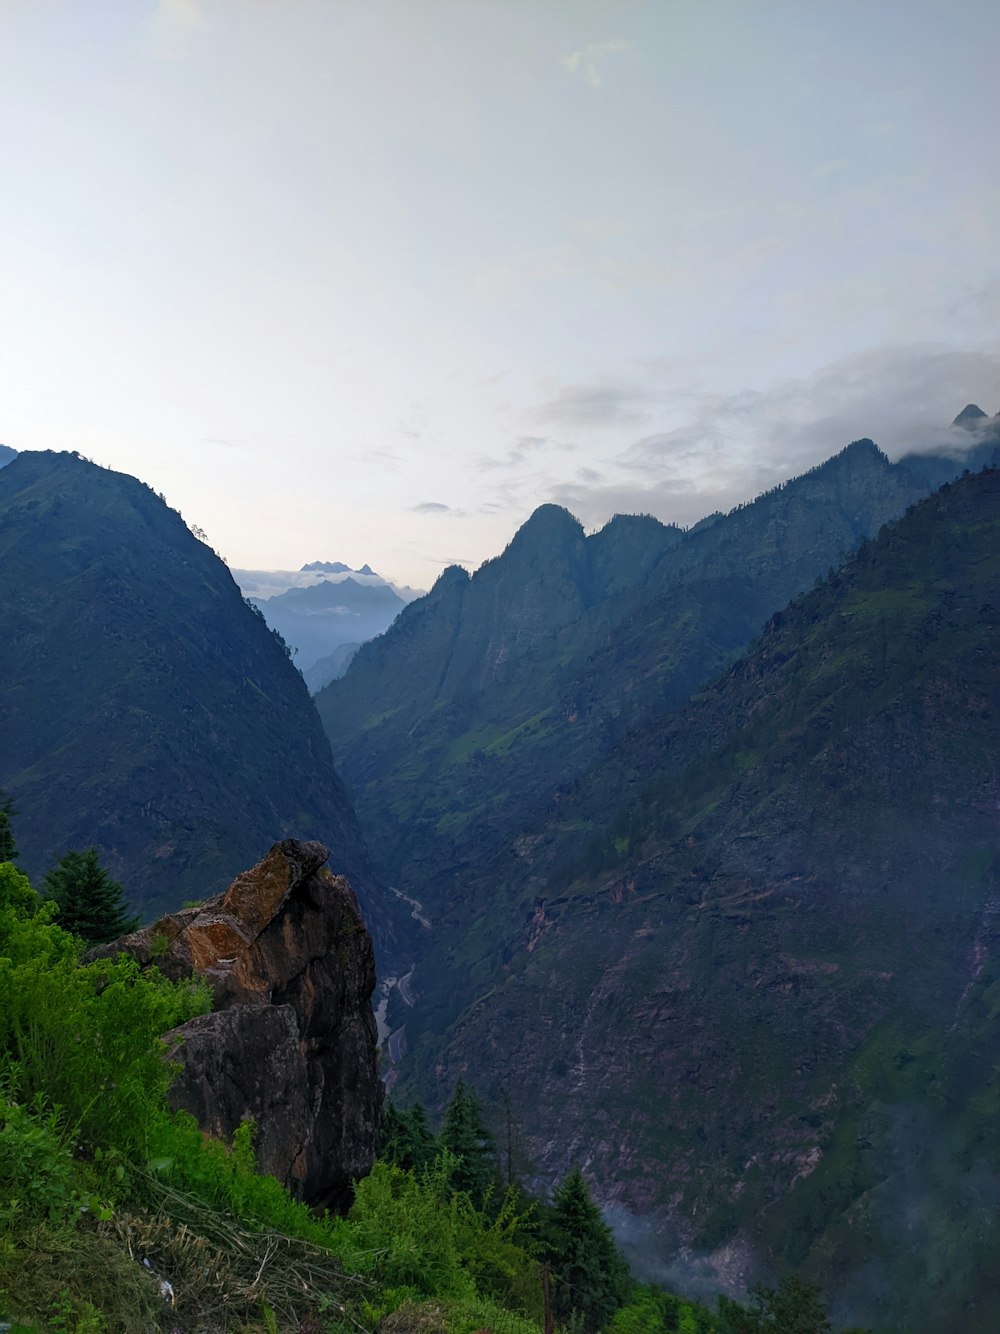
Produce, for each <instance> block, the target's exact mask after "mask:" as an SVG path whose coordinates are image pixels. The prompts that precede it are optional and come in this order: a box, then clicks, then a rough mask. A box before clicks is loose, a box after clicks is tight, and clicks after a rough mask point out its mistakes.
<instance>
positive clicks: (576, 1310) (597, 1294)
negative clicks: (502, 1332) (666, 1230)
mask: <svg viewBox="0 0 1000 1334" xmlns="http://www.w3.org/2000/svg"><path fill="white" fill-rule="evenodd" d="M546 1233H547V1236H546V1241H547V1252H548V1260H549V1263H550V1264H551V1266H552V1273H553V1276H554V1278H555V1294H554V1296H555V1312H556V1315H557V1317H558V1318H559V1319H560V1321H563V1322H565V1323H567V1324H569V1325H571V1326H572V1327H574V1328H578V1329H581V1330H583V1331H585V1334H589V1332H590V1331H595V1330H599V1329H604V1328H605V1327H606V1326H607V1324H608V1322H609V1321H610V1320H611V1318H612V1316H613V1315H614V1313H615V1311H617V1309H618V1308H619V1307H620V1306H621V1305H622V1303H623V1302H624V1301H625V1300H626V1298H627V1296H628V1284H629V1272H628V1266H627V1265H626V1263H625V1261H624V1260H623V1259H622V1256H621V1253H620V1252H619V1250H618V1247H617V1246H616V1245H615V1242H614V1238H613V1237H612V1235H611V1229H610V1228H609V1227H608V1225H607V1223H605V1221H604V1219H603V1218H602V1217H601V1211H600V1209H598V1207H597V1205H596V1204H595V1203H594V1201H593V1200H592V1199H591V1198H590V1191H589V1189H588V1187H587V1183H586V1181H584V1179H583V1173H582V1172H581V1171H580V1169H579V1168H578V1167H574V1168H573V1170H572V1171H571V1172H570V1174H569V1176H568V1177H567V1178H566V1180H565V1181H564V1182H563V1183H562V1185H561V1186H560V1187H559V1189H558V1190H557V1191H556V1193H555V1198H554V1201H553V1207H552V1212H551V1214H550V1215H549V1219H548V1226H547V1228H546Z"/></svg>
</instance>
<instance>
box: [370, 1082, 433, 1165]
mask: <svg viewBox="0 0 1000 1334" xmlns="http://www.w3.org/2000/svg"><path fill="white" fill-rule="evenodd" d="M436 1152H437V1141H436V1140H435V1138H434V1135H433V1134H432V1132H431V1128H430V1126H429V1125H428V1124H427V1113H426V1112H425V1111H424V1108H423V1104H422V1103H419V1102H415V1103H414V1104H413V1106H412V1107H410V1108H401V1107H397V1106H396V1104H395V1103H394V1102H393V1101H392V1099H391V1098H386V1100H385V1105H384V1108H383V1111H382V1128H381V1131H380V1132H379V1149H378V1156H379V1157H380V1158H382V1159H384V1160H385V1161H386V1162H387V1163H394V1164H395V1165H396V1166H397V1167H402V1168H405V1169H413V1170H415V1171H418V1172H419V1171H421V1170H422V1169H423V1168H425V1167H430V1165H431V1163H433V1161H434V1155H435V1153H436Z"/></svg>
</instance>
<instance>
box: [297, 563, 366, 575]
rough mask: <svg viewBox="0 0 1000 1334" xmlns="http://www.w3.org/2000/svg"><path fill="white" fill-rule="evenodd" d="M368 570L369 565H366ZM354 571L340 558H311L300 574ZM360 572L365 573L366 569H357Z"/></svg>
mask: <svg viewBox="0 0 1000 1334" xmlns="http://www.w3.org/2000/svg"><path fill="white" fill-rule="evenodd" d="M365 568H366V570H367V566H366V567H365ZM349 573H352V571H351V567H350V566H349V565H345V564H344V563H343V561H339V560H311V561H310V562H309V564H308V565H303V566H302V567H301V569H300V570H299V574H349ZM357 573H358V574H363V573H365V571H364V570H359V571H357Z"/></svg>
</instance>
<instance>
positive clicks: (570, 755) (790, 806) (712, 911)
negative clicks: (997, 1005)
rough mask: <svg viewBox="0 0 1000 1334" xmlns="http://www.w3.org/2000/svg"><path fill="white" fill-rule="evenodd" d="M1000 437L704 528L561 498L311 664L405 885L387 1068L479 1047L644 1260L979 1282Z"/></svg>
mask: <svg viewBox="0 0 1000 1334" xmlns="http://www.w3.org/2000/svg"><path fill="white" fill-rule="evenodd" d="M974 421H978V418H974ZM998 445H1000V439H998V438H997V431H996V423H995V422H992V421H988V422H987V423H986V429H985V430H984V429H983V427H982V425H980V426H979V428H978V429H977V430H976V432H975V439H974V443H973V446H972V448H971V450H969V451H968V452H966V453H965V454H964V455H957V454H956V455H955V456H953V457H950V456H940V455H939V456H930V455H914V456H911V457H907V458H904V459H901V460H900V461H898V462H897V463H890V462H889V460H888V459H887V458H886V457H885V456H884V455H883V454H882V453H881V452H880V451H879V450H878V449H877V447H876V446H875V445H874V444H873V443H872V442H871V441H867V440H865V441H857V442H855V443H854V444H853V445H851V446H849V447H848V448H847V449H845V450H844V451H842V452H841V453H840V454H839V455H837V456H835V457H834V458H832V459H830V460H829V461H828V462H827V463H825V464H823V465H821V466H820V467H818V468H816V469H813V470H812V471H811V472H810V473H808V474H806V475H805V476H803V477H801V478H797V479H795V480H793V481H791V482H789V483H787V484H785V485H784V486H783V487H780V488H777V489H776V490H775V491H773V492H771V493H768V494H767V495H765V496H762V497H760V498H758V499H757V500H756V501H754V502H753V503H751V504H748V505H746V506H741V507H739V508H738V509H737V510H735V511H733V512H732V513H730V514H729V515H725V516H721V515H720V516H713V518H712V519H711V520H710V521H708V522H703V523H702V524H700V525H697V526H696V527H695V528H694V529H692V530H689V531H687V532H682V531H681V530H678V529H671V528H668V527H664V526H662V525H660V524H658V523H656V521H655V520H652V519H649V518H622V517H620V518H618V519H616V520H614V521H613V522H612V523H611V524H609V525H608V526H607V527H606V528H605V529H604V530H602V531H601V532H600V533H597V534H595V535H594V536H592V537H587V536H585V535H584V534H583V532H582V530H581V528H580V526H579V525H578V524H577V523H576V521H575V520H574V519H573V518H572V516H570V515H569V514H567V513H566V512H565V511H563V510H560V509H558V508H556V507H553V506H545V507H543V508H542V509H541V510H539V511H536V513H535V514H534V515H533V516H532V518H531V519H530V520H529V521H528V523H527V524H526V525H525V526H524V527H523V528H522V529H521V530H520V531H519V533H518V534H517V535H516V536H515V538H514V540H513V541H512V542H511V544H510V546H509V547H508V549H507V551H506V552H505V553H504V554H503V555H502V556H501V557H499V558H498V559H497V560H496V561H494V562H490V563H488V564H487V565H486V566H484V567H482V568H481V569H480V570H479V571H478V572H477V573H476V574H475V575H473V576H472V577H471V578H470V577H469V576H468V575H467V574H466V573H465V572H464V571H462V570H460V569H451V570H447V571H446V572H445V573H444V575H442V577H441V579H440V580H439V581H438V583H437V584H436V585H435V587H434V589H432V591H431V593H430V594H429V595H428V597H427V598H425V599H423V600H421V601H419V602H416V603H414V604H412V605H411V606H410V607H408V608H407V609H406V610H405V611H404V612H403V613H402V614H401V616H400V617H399V619H398V620H397V622H396V623H395V624H394V626H393V627H392V628H391V629H390V630H389V631H388V632H387V633H386V634H385V635H383V636H382V637H381V638H380V639H379V640H377V641H375V642H373V643H372V644H370V645H368V646H366V647H365V648H364V649H362V650H361V651H360V652H359V654H358V655H357V657H356V659H355V661H354V662H353V664H352V665H351V667H350V668H349V669H348V672H347V674H346V675H345V677H344V678H343V679H342V680H340V681H338V682H334V683H333V684H331V685H330V686H329V687H327V689H326V690H324V691H322V692H321V693H320V695H319V696H318V699H317V704H318V707H319V709H320V713H321V716H322V717H323V720H324V724H325V726H326V727H327V730H328V733H329V735H330V738H331V742H332V744H333V750H334V755H335V758H336V760H337V763H338V766H339V767H340V768H341V772H342V773H343V774H344V776H345V781H346V783H347V785H348V789H349V791H351V792H352V795H353V797H354V799H355V802H356V806H357V809H358V811H359V816H360V818H361V820H362V824H363V826H364V827H365V828H366V829H367V830H369V831H371V830H375V829H377V830H378V831H379V836H378V838H377V839H373V845H374V848H375V858H376V863H377V865H378V867H379V870H380V872H381V874H382V875H383V877H384V879H385V881H386V883H388V884H389V885H391V886H393V887H395V889H396V890H397V892H399V893H400V894H401V895H403V896H404V897H405V898H408V899H410V900H411V901H412V902H416V903H417V905H418V912H417V914H416V916H417V917H418V919H422V923H423V924H422V925H421V926H419V927H417V926H414V927H413V928H412V931H411V936H410V939H409V948H410V951H411V955H412V958H413V960H414V963H415V966H414V967H413V969H412V971H411V972H410V973H409V975H408V977H407V979H406V987H405V994H404V995H402V996H398V995H397V996H394V997H393V998H392V1000H391V1001H390V1004H389V1027H390V1028H394V1030H395V1032H394V1039H393V1042H392V1043H391V1044H390V1054H391V1055H393V1057H394V1058H395V1059H396V1061H397V1065H396V1068H395V1069H394V1070H393V1072H392V1078H393V1079H394V1080H396V1081H397V1082H396V1085H395V1087H396V1092H397V1096H401V1097H402V1098H404V1100H405V1099H406V1098H407V1097H413V1096H419V1097H420V1098H421V1099H422V1100H424V1101H425V1102H427V1103H429V1104H430V1105H431V1106H434V1105H437V1104H438V1103H439V1102H440V1101H441V1100H442V1099H443V1097H444V1096H445V1094H446V1091H447V1090H448V1089H449V1088H450V1087H451V1086H452V1084H453V1083H454V1081H455V1080H456V1079H457V1078H462V1079H465V1080H468V1081H471V1082H472V1083H473V1084H474V1085H475V1086H476V1087H477V1088H478V1089H479V1090H480V1091H481V1092H482V1093H483V1095H484V1096H485V1097H486V1098H487V1100H488V1102H489V1103H490V1104H491V1106H492V1107H493V1108H494V1109H495V1115H496V1117H497V1122H498V1125H501V1126H503V1125H506V1126H507V1127H508V1130H509V1128H510V1125H511V1123H512V1122H513V1123H514V1124H515V1125H516V1126H517V1127H518V1130H517V1134H518V1136H519V1138H520V1143H521V1152H522V1154H523V1158H524V1160H525V1161H528V1162H531V1163H533V1165H534V1168H533V1170H534V1171H535V1172H536V1173H537V1174H538V1178H539V1179H540V1180H546V1181H548V1180H553V1179H556V1178H558V1176H559V1175H560V1174H561V1173H562V1172H564V1171H566V1170H567V1169H568V1167H569V1166H571V1165H572V1163H573V1162H578V1163H581V1164H582V1165H583V1166H584V1168H585V1170H586V1171H587V1173H588V1175H589V1176H590V1178H591V1179H592V1180H594V1181H595V1183H596V1184H597V1188H598V1191H599V1194H600V1196H601V1198H602V1200H603V1201H604V1203H605V1204H608V1205H611V1206H613V1207H615V1208H616V1209H617V1210H618V1217H619V1218H620V1219H622V1220H624V1224H625V1227H626V1231H627V1233H628V1234H629V1235H634V1234H635V1233H636V1231H638V1232H639V1233H641V1234H642V1235H643V1237H644V1238H645V1240H644V1245H643V1253H644V1256H645V1264H646V1266H647V1272H648V1273H650V1274H651V1275H652V1276H658V1277H661V1278H666V1279H670V1280H672V1281H674V1282H677V1281H678V1279H679V1278H682V1277H683V1271H682V1270H679V1269H678V1263H679V1261H678V1257H684V1256H688V1257H690V1256H691V1255H696V1256H697V1257H698V1258H699V1261H700V1264H701V1268H702V1271H703V1277H704V1273H706V1272H707V1273H708V1275H709V1276H710V1281H711V1282H712V1283H714V1284H716V1285H720V1286H726V1285H727V1284H731V1285H733V1286H734V1287H736V1288H741V1287H743V1286H745V1285H746V1283H748V1282H749V1281H751V1280H752V1279H753V1278H754V1277H755V1276H757V1277H759V1276H761V1275H763V1276H766V1277H773V1276H774V1275H775V1274H777V1273H780V1272H783V1271H785V1270H787V1269H788V1268H796V1269H798V1270H800V1271H803V1272H805V1273H806V1274H807V1275H809V1276H811V1277H815V1278H816V1279H818V1280H819V1281H820V1282H821V1283H822V1284H823V1286H824V1287H825V1288H826V1290H827V1291H828V1292H832V1293H835V1294H836V1296H837V1300H838V1303H839V1307H838V1310H839V1314H840V1315H841V1317H842V1318H843V1319H845V1320H854V1319H856V1318H861V1319H864V1320H865V1321H870V1322H873V1323H876V1324H878V1326H879V1327H880V1328H882V1327H884V1328H916V1327H919V1328H921V1329H928V1330H932V1329H933V1330H942V1331H943V1330H947V1329H953V1328H956V1327H959V1325H962V1324H963V1321H964V1322H966V1324H965V1326H964V1327H968V1328H989V1327H992V1326H991V1325H990V1324H989V1323H988V1322H989V1321H990V1320H992V1319H993V1318H994V1316H995V1315H996V1313H997V1311H998V1310H1000V1294H998V1293H997V1292H996V1291H994V1288H993V1282H992V1279H991V1277H990V1274H991V1272H992V1271H991V1268H990V1265H989V1263H988V1260H987V1257H988V1255H989V1253H990V1251H991V1248H992V1247H993V1246H995V1244H996V1242H997V1241H1000V1236H998V1235H997V1234H996V1232H995V1225H994V1223H993V1221H992V1220H993V1218H994V1217H995V1208H994V1202H995V1201H994V1197H995V1195H996V1191H997V1186H998V1185H1000V1137H998V1136H997V1135H996V1134H995V1133H994V1131H993V1129H992V1124H991V1122H990V1116H991V1112H990V1109H991V1108H992V1107H993V1099H994V1097H995V1092H994V1089H993V1075H992V1070H993V1060H994V1059H995V1058H993V1057H992V1053H993V1051H994V1048H995V1045H996V1039H995V1037H994V1036H993V1035H992V1032H991V1030H990V1026H989V1025H990V1019H989V1016H990V1015H991V1014H992V1013H993V1010H992V1005H993V988H994V982H995V978H996V977H997V976H1000V960H998V961H997V964H996V965H994V962H993V956H992V954H991V949H995V948H996V944H995V940H994V923H995V913H996V902H997V890H998V887H1000V886H998V880H997V877H998V874H1000V840H998V836H997V822H996V809H997V804H998V799H1000V792H998V789H997V787H996V776H995V771H994V761H993V758H992V757H993V756H995V754H996V753H997V748H998V742H1000V737H998V736H997V734H996V727H997V716H998V714H997V710H998V708H1000V681H998V675H997V650H998V647H1000V645H998V643H997V635H998V627H997V602H996V590H997V588H1000V567H998V559H1000V554H998V553H1000V541H998V539H1000V505H998V501H1000V481H998V474H997V472H995V471H989V470H987V471H983V472H981V473H980V472H979V471H973V470H978V469H980V468H982V467H984V466H985V465H988V464H992V465H994V467H995V465H996V464H997V463H998V462H1000V457H998V450H997V447H998ZM965 472H968V473H969V475H968V476H965V477H960V476H959V474H962V473H965ZM947 479H951V480H950V481H948V480H947ZM941 482H944V489H943V490H941V491H939V492H938V493H937V494H934V495H932V496H930V497H929V498H927V493H928V492H929V491H932V490H933V488H934V487H935V486H937V485H939V484H940V483H941ZM761 632H763V634H761ZM758 635H760V636H761V637H760V638H759V639H757V638H756V636H758ZM720 673H721V674H720ZM713 678H714V683H713ZM401 1035H402V1036H401ZM404 1038H405V1040H404ZM556 1128H558V1133H556ZM929 1140H930V1141H931V1142H933V1144H934V1145H935V1147H934V1149H933V1151H931V1150H928V1147H927V1145H928V1141H929ZM991 1210H992V1212H991ZM912 1218H917V1219H919V1225H918V1226H916V1233H915V1234H909V1233H908V1234H907V1235H906V1236H905V1237H903V1236H901V1229H905V1228H908V1227H913V1226H915V1225H912V1224H911V1223H909V1222H907V1221H906V1220H908V1219H912ZM943 1255H947V1257H948V1262H947V1263H944V1262H943V1261H942V1259H941V1256H943ZM976 1312H978V1313H979V1314H978V1316H974V1318H973V1316H972V1315H970V1313H976ZM984 1312H987V1313H989V1314H988V1315H986V1316H984V1315H983V1313H984ZM859 1313H860V1316H859ZM918 1313H919V1321H918V1322H917V1323H915V1321H916V1320H917V1315H918ZM976 1319H980V1320H982V1319H986V1320H987V1323H985V1324H984V1323H979V1324H976V1323H975V1320H976ZM970 1320H971V1323H969V1322H970ZM956 1322H958V1323H957V1324H956Z"/></svg>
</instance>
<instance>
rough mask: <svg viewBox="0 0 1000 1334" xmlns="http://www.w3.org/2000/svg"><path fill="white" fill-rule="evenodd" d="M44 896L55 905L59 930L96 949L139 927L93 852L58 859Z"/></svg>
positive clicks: (120, 893) (47, 876) (116, 887)
mask: <svg viewBox="0 0 1000 1334" xmlns="http://www.w3.org/2000/svg"><path fill="white" fill-rule="evenodd" d="M43 894H44V897H45V898H46V899H52V900H54V901H55V903H57V904H58V906H59V911H58V913H57V914H56V921H57V922H58V923H59V925H60V926H61V927H63V928H64V929H65V930H66V931H72V932H73V934H74V935H76V936H82V937H83V939H84V940H87V941H90V942H91V943H92V944H95V945H98V944H102V943H103V942H104V941H107V940H116V939H117V938H118V937H119V936H123V935H125V934H126V933H127V932H129V931H134V930H135V929H136V927H137V926H138V925H139V918H138V917H130V916H129V915H128V913H127V912H126V907H125V896H124V891H123V889H122V887H121V885H120V884H119V883H118V881H117V880H112V879H111V877H110V875H108V873H107V871H106V870H105V869H104V867H103V866H101V864H100V862H99V861H98V857H97V849H96V848H88V849H87V851H86V852H67V853H66V855H65V856H64V857H61V858H60V859H59V861H58V862H57V863H56V865H55V866H54V867H53V868H52V870H51V871H49V872H48V873H47V874H46V876H45V881H44V886H43Z"/></svg>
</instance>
